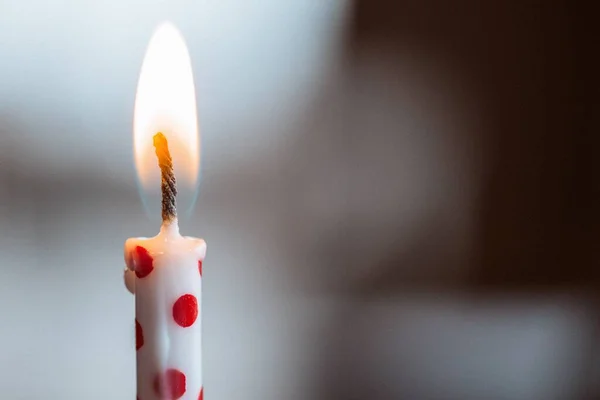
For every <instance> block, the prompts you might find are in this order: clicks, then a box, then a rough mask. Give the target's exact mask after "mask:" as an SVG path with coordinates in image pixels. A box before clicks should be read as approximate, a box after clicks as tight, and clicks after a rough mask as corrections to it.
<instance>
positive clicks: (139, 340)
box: [135, 319, 144, 350]
mask: <svg viewBox="0 0 600 400" xmlns="http://www.w3.org/2000/svg"><path fill="white" fill-rule="evenodd" d="M143 345H144V332H143V331H142V326H141V325H140V323H139V322H138V321H137V319H136V320H135V349H136V350H139V349H140V348H141V347H142V346H143Z"/></svg>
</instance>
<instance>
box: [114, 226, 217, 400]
mask: <svg viewBox="0 0 600 400" xmlns="http://www.w3.org/2000/svg"><path fill="white" fill-rule="evenodd" d="M205 255H206V244H205V242H204V241H203V240H202V239H196V238H190V237H183V236H180V235H179V232H178V228H177V225H176V223H175V224H172V225H171V226H166V227H165V226H163V228H162V229H161V232H160V234H159V235H157V236H156V237H153V238H132V239H128V240H127V241H126V243H125V262H126V265H127V269H126V271H125V284H126V286H127V288H128V289H129V290H130V291H132V292H133V293H134V294H135V312H136V316H135V329H136V352H137V397H138V399H139V400H167V399H168V400H175V399H180V400H198V399H202V396H203V394H202V393H203V385H202V362H201V360H202V323H201V315H200V311H201V305H202V263H203V261H204V257H205Z"/></svg>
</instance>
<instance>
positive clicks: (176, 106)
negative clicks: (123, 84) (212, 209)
mask: <svg viewBox="0 0 600 400" xmlns="http://www.w3.org/2000/svg"><path fill="white" fill-rule="evenodd" d="M158 132H162V133H163V134H164V135H165V137H166V138H167V140H168V143H169V150H170V151H171V156H172V158H173V164H174V170H175V174H176V176H177V181H178V183H179V184H180V185H181V184H184V185H189V186H190V187H193V186H195V185H196V183H197V180H198V175H199V167H200V140H199V132H198V118H197V114H196V94H195V90H194V77H193V73H192V65H191V60H190V55H189V53H188V49H187V46H186V44H185V41H184V39H183V36H182V35H181V33H180V32H179V31H178V30H177V28H175V26H174V25H172V24H171V23H168V22H167V23H163V24H161V25H160V26H159V27H158V28H157V30H156V31H155V33H154V35H153V36H152V39H151V40H150V44H149V45H148V49H147V50H146V55H145V57H144V62H143V64H142V69H141V72H140V78H139V81H138V87H137V93H136V99H135V110H134V119H133V143H134V155H135V166H136V170H137V174H138V177H139V179H140V182H141V184H142V186H143V187H144V189H153V188H158V187H159V186H160V170H159V168H158V163H157V159H156V155H155V153H154V148H153V141H152V138H153V136H154V135H155V134H156V133H158Z"/></svg>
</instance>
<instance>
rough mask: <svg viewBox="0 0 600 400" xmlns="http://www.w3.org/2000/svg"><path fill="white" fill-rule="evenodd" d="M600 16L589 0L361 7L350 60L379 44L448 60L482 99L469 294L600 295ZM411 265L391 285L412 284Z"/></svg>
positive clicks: (386, 279) (390, 50)
mask: <svg viewBox="0 0 600 400" xmlns="http://www.w3.org/2000/svg"><path fill="white" fill-rule="evenodd" d="M593 14H594V13H593V12H592V10H591V9H586V7H585V6H583V4H581V3H580V2H554V3H552V4H546V3H541V2H533V1H530V2H520V1H519V2H516V1H515V2H510V1H509V2H488V3H485V4H481V3H480V2H475V1H459V2H452V3H448V2H443V1H427V2H416V1H414V2H411V1H408V2H395V3H392V2H389V3H385V2H368V1H357V2H356V5H355V8H354V22H353V29H352V35H351V38H350V41H349V44H348V48H349V50H348V53H349V54H348V57H349V58H350V59H359V60H360V57H361V54H362V53H363V52H365V51H368V49H369V48H373V47H375V48H377V47H380V46H382V47H384V48H385V50H384V52H385V53H386V55H388V56H392V57H393V55H398V57H402V52H403V51H404V50H405V49H406V48H409V49H416V51H418V52H421V53H425V54H436V55H439V57H440V58H441V59H443V60H444V61H446V62H447V63H448V64H446V65H444V66H443V67H445V68H451V69H453V70H455V71H458V73H459V74H460V75H461V76H462V77H467V79H465V80H468V83H467V85H468V87H467V88H465V90H470V91H472V92H473V93H474V98H473V101H476V102H477V103H478V109H479V111H480V113H481V114H480V116H479V117H480V118H481V119H482V122H481V125H480V126H479V129H474V130H473V131H471V132H465V133H462V134H463V135H465V136H466V135H469V136H472V137H466V138H465V137H462V138H459V139H458V140H463V141H466V142H478V143H483V144H484V145H483V146H482V147H481V148H480V149H477V150H476V151H478V152H481V153H480V154H478V155H476V156H477V157H481V158H482V159H483V160H484V162H483V163H482V164H480V165H477V168H478V169H479V168H481V170H478V171H476V172H474V174H477V175H480V176H481V177H482V178H481V179H480V183H481V186H480V187H479V188H478V189H477V193H476V194H475V196H474V199H473V200H474V201H473V203H474V204H473V208H472V211H473V212H474V214H475V221H474V224H475V233H474V236H475V238H474V245H473V248H472V250H471V253H472V254H470V255H469V256H468V257H467V258H468V260H469V263H470V265H471V267H470V270H471V271H470V272H469V274H468V277H467V278H466V279H465V282H466V283H467V285H468V286H474V287H476V288H478V287H484V288H486V290H487V289H498V290H513V289H517V290H525V291H527V290H531V291H538V290H544V289H556V288H559V289H560V288H579V289H588V290H592V291H593V290H596V289H597V288H598V284H599V283H600V281H599V278H600V272H599V271H600V270H599V269H598V265H599V264H598V252H597V251H596V246H595V243H596V241H597V238H598V237H600V232H599V226H600V224H599V223H598V222H599V207H598V204H599V203H600V199H599V197H598V195H599V190H598V188H599V185H600V180H599V179H598V178H599V176H598V171H600V169H599V168H598V167H599V165H598V161H596V160H597V157H596V153H597V149H598V148H599V142H598V138H597V135H595V134H594V132H596V131H597V130H598V127H599V126H598V109H597V100H596V99H595V94H594V93H596V90H597V88H598V86H597V73H596V71H597V70H598V68H597V66H598V62H597V57H595V56H594V55H593V54H591V52H590V50H591V49H592V48H593V47H594V43H597V40H598V30H597V28H595V26H594V25H595V24H594V22H593V20H592V17H591V16H592V15H593ZM460 134H461V133H459V135H460ZM471 173H473V172H471ZM429 245H431V243H429ZM423 250H425V249H423ZM402 261H403V260H401V259H400V260H395V261H391V262H390V265H389V274H385V275H384V276H383V277H382V278H381V283H380V284H386V285H389V284H390V281H395V282H397V283H398V284H400V282H402V283H404V284H405V283H406V280H405V279H404V278H402V277H398V278H396V279H394V273H395V272H394V271H397V269H396V268H394V267H395V266H396V265H397V264H398V262H402ZM373 285H378V283H375V282H374V283H373Z"/></svg>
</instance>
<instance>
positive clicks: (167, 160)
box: [154, 132, 177, 224]
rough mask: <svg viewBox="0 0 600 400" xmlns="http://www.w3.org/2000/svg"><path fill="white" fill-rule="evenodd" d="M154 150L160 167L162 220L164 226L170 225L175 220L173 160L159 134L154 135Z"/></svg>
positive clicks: (175, 188)
mask: <svg viewBox="0 0 600 400" xmlns="http://www.w3.org/2000/svg"><path fill="white" fill-rule="evenodd" d="M154 148H155V149H156V156H157V157H158V166H159V167H160V176H161V185H160V186H161V191H162V220H163V223H164V224H170V223H171V222H173V221H174V220H176V219H177V203H176V201H175V197H176V196H177V181H176V180H175V172H174V170H173V159H172V158H171V153H169V144H168V143H167V138H166V137H165V135H163V134H162V133H161V132H159V133H157V134H156V135H154Z"/></svg>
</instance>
